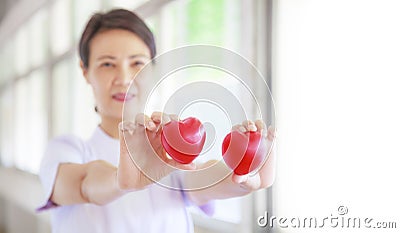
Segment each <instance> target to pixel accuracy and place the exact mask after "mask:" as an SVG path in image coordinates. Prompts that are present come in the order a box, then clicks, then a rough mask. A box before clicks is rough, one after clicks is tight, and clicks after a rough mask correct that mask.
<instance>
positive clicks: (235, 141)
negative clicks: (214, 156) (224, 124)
mask: <svg viewBox="0 0 400 233" xmlns="http://www.w3.org/2000/svg"><path fill="white" fill-rule="evenodd" d="M263 140H264V139H263V137H262V135H261V134H260V133H259V132H253V131H248V132H245V133H242V132H239V131H236V130H235V131H232V132H231V133H229V134H228V135H226V137H225V138H224V141H223V143H222V156H223V158H224V161H225V163H226V164H227V165H228V167H230V168H231V169H232V170H233V172H234V173H235V174H237V175H245V174H248V173H250V172H252V171H254V170H256V169H257V168H258V167H259V166H260V164H261V163H262V162H263V161H264V159H265V157H266V155H267V147H266V145H265V143H263Z"/></svg>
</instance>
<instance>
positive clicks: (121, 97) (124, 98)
mask: <svg viewBox="0 0 400 233" xmlns="http://www.w3.org/2000/svg"><path fill="white" fill-rule="evenodd" d="M133 97H135V95H134V94H130V93H126V94H125V93H116V94H114V95H112V98H113V99H114V100H116V101H119V102H124V101H129V100H131V99H133Z"/></svg>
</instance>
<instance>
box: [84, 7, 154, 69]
mask: <svg viewBox="0 0 400 233" xmlns="http://www.w3.org/2000/svg"><path fill="white" fill-rule="evenodd" d="M109 29H124V30H128V31H130V32H133V33H135V34H136V35H137V36H138V37H139V38H140V39H142V40H143V42H144V43H145V44H146V45H147V47H149V49H150V56H151V58H154V56H155V55H156V45H155V42H154V36H153V33H152V32H151V31H150V29H149V28H148V27H147V25H146V24H145V23H144V22H143V20H142V19H141V18H139V16H137V15H136V14H135V13H133V12H132V11H128V10H124V9H115V10H111V11H109V12H106V13H96V14H94V15H93V16H92V17H91V18H90V20H89V22H88V23H87V25H86V28H85V30H84V31H83V33H82V37H81V39H80V41H79V56H80V57H81V60H82V62H83V65H84V66H85V67H88V66H89V53H90V51H89V45H90V41H91V40H92V39H93V37H94V36H95V35H96V34H97V33H99V32H101V31H104V30H109Z"/></svg>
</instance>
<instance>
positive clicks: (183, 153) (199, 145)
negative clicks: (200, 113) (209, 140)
mask: <svg viewBox="0 0 400 233" xmlns="http://www.w3.org/2000/svg"><path fill="white" fill-rule="evenodd" d="M205 141H206V131H205V129H204V126H203V124H201V122H200V121H199V120H198V119H197V118H194V117H189V118H187V119H185V120H182V121H171V122H169V123H167V124H165V125H164V127H163V129H162V132H161V142H162V145H163V147H164V150H165V151H166V152H167V153H168V154H169V155H170V156H171V157H172V158H173V159H174V160H175V161H177V162H179V163H183V164H187V163H191V162H192V161H193V160H194V159H195V158H196V157H197V156H198V155H199V154H200V152H201V150H202V149H203V146H204V142H205Z"/></svg>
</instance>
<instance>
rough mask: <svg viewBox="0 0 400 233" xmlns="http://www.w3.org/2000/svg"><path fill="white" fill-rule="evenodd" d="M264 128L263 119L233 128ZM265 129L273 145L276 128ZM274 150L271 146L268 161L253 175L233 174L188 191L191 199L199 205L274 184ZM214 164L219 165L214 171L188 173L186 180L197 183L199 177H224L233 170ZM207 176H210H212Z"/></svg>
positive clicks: (211, 162) (222, 164)
mask: <svg viewBox="0 0 400 233" xmlns="http://www.w3.org/2000/svg"><path fill="white" fill-rule="evenodd" d="M264 129H265V125H264V123H263V122H261V121H256V122H255V124H254V123H252V122H246V123H244V124H243V126H240V125H238V126H235V127H234V128H233V130H241V131H247V130H251V131H256V130H257V131H260V132H262V131H264ZM265 131H267V132H262V133H263V134H264V135H265V138H266V141H268V143H270V144H271V145H272V142H273V140H274V137H275V134H274V129H273V128H272V127H270V128H268V130H265ZM272 146H273V145H272ZM274 150H275V149H274V148H271V150H270V154H269V155H268V158H267V161H266V162H265V163H264V165H263V166H262V167H261V168H260V170H259V171H258V173H256V174H254V175H252V176H249V175H243V176H239V175H235V174H232V175H231V176H228V177H226V178H225V179H223V180H222V181H220V182H218V183H217V184H215V185H213V186H211V187H209V188H206V189H202V190H198V191H190V192H188V195H189V198H190V200H191V201H192V202H193V203H195V204H197V205H204V204H206V203H207V202H209V201H211V200H215V199H226V198H232V197H239V196H244V195H247V194H249V193H251V192H254V191H256V190H259V189H264V188H268V187H269V186H271V185H272V184H273V182H274V178H275V153H274ZM213 163H215V161H209V162H208V163H205V164H203V165H202V167H208V166H210V165H211V164H213ZM214 166H217V167H216V169H213V171H214V172H208V173H205V175H204V176H202V177H195V176H190V175H188V176H186V177H185V180H184V182H187V183H191V184H196V182H198V180H197V179H209V180H215V178H213V177H224V176H225V174H228V173H229V172H231V170H230V169H229V168H228V167H227V166H226V165H225V164H224V163H217V164H215V165H214ZM205 176H209V177H210V178H207V177H205ZM194 186H195V185H194Z"/></svg>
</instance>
